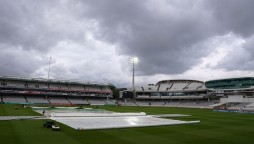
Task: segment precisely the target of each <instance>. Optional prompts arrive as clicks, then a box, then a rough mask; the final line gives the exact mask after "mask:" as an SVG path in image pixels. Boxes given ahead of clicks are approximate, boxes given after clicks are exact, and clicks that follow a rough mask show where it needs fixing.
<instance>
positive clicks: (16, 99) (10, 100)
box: [3, 95, 27, 104]
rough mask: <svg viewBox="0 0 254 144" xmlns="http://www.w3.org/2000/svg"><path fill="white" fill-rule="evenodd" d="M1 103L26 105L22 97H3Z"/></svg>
mask: <svg viewBox="0 0 254 144" xmlns="http://www.w3.org/2000/svg"><path fill="white" fill-rule="evenodd" d="M3 102H5V103H21V104H26V103H27V101H26V99H25V98H24V97H23V96H9V95H8V96H3Z"/></svg>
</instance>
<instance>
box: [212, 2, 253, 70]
mask: <svg viewBox="0 0 254 144" xmlns="http://www.w3.org/2000/svg"><path fill="white" fill-rule="evenodd" d="M207 4H208V6H209V7H210V10H211V11H212V12H213V15H214V18H215V19H216V21H217V22H218V25H219V26H220V29H221V31H222V32H225V33H226V32H231V33H233V34H234V35H236V36H238V37H239V38H242V39H243V40H245V44H243V45H242V46H238V47H235V48H234V50H233V51H231V52H230V53H229V54H227V56H226V57H225V58H224V59H223V60H222V61H221V63H220V64H219V65H218V67H219V68H224V69H226V70H229V71H230V70H244V71H247V70H254V48H253V44H254V18H253V13H254V1H253V0H210V1H209V3H207Z"/></svg>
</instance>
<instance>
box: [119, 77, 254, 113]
mask: <svg viewBox="0 0 254 144" xmlns="http://www.w3.org/2000/svg"><path fill="white" fill-rule="evenodd" d="M120 97H121V98H123V99H126V101H128V99H132V98H134V99H135V101H134V104H136V105H142V106H144V105H155V106H158V105H159V106H177V107H178V106H179V107H209V108H221V109H225V108H229V107H232V108H235V109H239V108H240V107H247V106H252V103H253V104H254V78H253V77H242V78H228V79H219V80H210V81H206V82H202V81H198V80H162V81H159V82H157V83H156V84H149V85H147V86H141V87H136V88H135V90H133V89H128V90H124V91H122V92H120ZM126 103H128V102H126ZM253 106H254V105H253Z"/></svg>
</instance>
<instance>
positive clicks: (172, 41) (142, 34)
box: [84, 0, 216, 75]
mask: <svg viewBox="0 0 254 144" xmlns="http://www.w3.org/2000/svg"><path fill="white" fill-rule="evenodd" d="M147 2H149V1H130V0H121V1H119V0H107V1H92V0H91V1H89V0H88V1H85V2H84V5H85V6H86V7H87V9H86V11H85V12H84V15H85V17H91V18H93V19H96V21H97V22H98V25H99V28H100V29H99V32H98V33H97V35H96V37H97V38H98V39H104V40H105V41H108V42H110V43H116V44H118V45H119V47H120V48H119V49H118V53H119V54H122V55H127V56H138V57H139V58H140V59H141V63H140V65H139V67H138V70H139V73H140V74H142V75H152V74H156V73H162V74H176V73H182V72H184V71H186V70H188V69H190V68H191V67H192V66H193V65H195V64H196V63H198V62H199V61H200V58H201V57H203V56H206V55H207V54H208V51H209V49H207V48H200V47H197V45H198V44H199V43H202V41H204V40H206V39H207V38H208V37H210V36H212V35H213V34H214V33H215V32H216V29H214V24H212V23H210V19H209V13H206V12H205V11H203V9H202V3H197V4H196V3H194V1H193V2H187V1H183V2H186V3H187V4H186V3H183V4H181V3H178V2H177V1H172V3H171V1H168V3H166V4H167V5H168V6H167V7H164V8H161V6H159V5H148V4H147ZM188 4H189V5H188ZM199 6H201V7H200V8H198V7H199ZM175 7H176V8H175ZM167 11H169V12H167Z"/></svg>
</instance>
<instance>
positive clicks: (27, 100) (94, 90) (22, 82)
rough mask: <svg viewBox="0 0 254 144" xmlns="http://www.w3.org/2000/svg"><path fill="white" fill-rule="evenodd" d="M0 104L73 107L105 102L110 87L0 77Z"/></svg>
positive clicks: (110, 96) (63, 81)
mask: <svg viewBox="0 0 254 144" xmlns="http://www.w3.org/2000/svg"><path fill="white" fill-rule="evenodd" d="M0 83H1V85H0V96H1V103H18V104H54V105H57V104H61V105H73V104H83V105H89V104H91V103H95V104H100V103H104V101H106V100H107V99H109V98H112V90H111V89H110V86H112V85H110V84H97V83H89V82H80V81H68V80H54V79H42V78H21V77H7V76H0Z"/></svg>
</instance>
